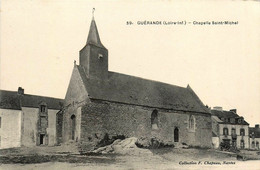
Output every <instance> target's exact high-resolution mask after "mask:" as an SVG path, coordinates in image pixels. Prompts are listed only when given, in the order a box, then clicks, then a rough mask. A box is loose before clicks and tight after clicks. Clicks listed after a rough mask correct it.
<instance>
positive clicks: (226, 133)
mask: <svg viewBox="0 0 260 170" xmlns="http://www.w3.org/2000/svg"><path fill="white" fill-rule="evenodd" d="M223 135H225V136H227V135H228V128H226V127H225V128H223Z"/></svg>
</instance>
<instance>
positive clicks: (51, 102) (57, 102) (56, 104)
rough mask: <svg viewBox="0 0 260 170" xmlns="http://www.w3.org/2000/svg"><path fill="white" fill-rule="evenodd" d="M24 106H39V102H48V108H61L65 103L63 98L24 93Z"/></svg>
mask: <svg viewBox="0 0 260 170" xmlns="http://www.w3.org/2000/svg"><path fill="white" fill-rule="evenodd" d="M21 99H22V107H34V108H35V107H36V108H37V107H39V104H41V103H46V104H47V107H48V109H56V110H60V109H61V107H62V105H63V99H58V98H52V97H45V96H36V95H29V94H24V95H22V98H21Z"/></svg>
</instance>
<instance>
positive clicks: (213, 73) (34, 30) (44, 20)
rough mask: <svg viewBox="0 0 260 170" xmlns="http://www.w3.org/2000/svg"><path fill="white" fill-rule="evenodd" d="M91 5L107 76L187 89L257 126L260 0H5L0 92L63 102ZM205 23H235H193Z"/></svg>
mask: <svg viewBox="0 0 260 170" xmlns="http://www.w3.org/2000/svg"><path fill="white" fill-rule="evenodd" d="M92 8H95V13H94V15H95V21H96V24H97V27H98V31H99V35H100V38H101V41H102V43H103V45H104V46H105V47H106V48H107V49H108V50H109V70H110V71H114V72H119V73H123V74H128V75H134V76H137V77H142V78H145V79H151V80H156V81H160V82H165V83H169V84H173V85H178V86H181V87H186V86H187V85H188V84H189V85H190V86H191V88H192V89H193V90H194V91H195V93H196V94H197V95H198V96H199V98H200V99H201V100H202V102H203V103H204V104H205V105H208V106H210V107H214V106H222V107H223V109H225V110H229V109H237V112H238V114H239V115H241V116H243V117H244V118H245V120H246V121H248V122H249V123H250V126H254V125H255V124H259V123H260V49H259V47H260V32H259V28H260V5H259V2H257V1H185V2H182V1H166V0H161V1H159V0H158V1H149V2H148V1H128V0H127V1H86V0H75V1H69V0H63V1H61V0H34V1H31V0H12V1H9V0H2V1H1V13H0V15H1V16H0V17H1V20H0V21H1V27H0V28H1V34H0V35H1V37H0V40H1V41H0V43H1V44H0V89H2V90H11V91H16V90H17V89H18V87H19V86H20V87H23V88H24V89H25V93H27V94H35V95H42V96H51V97H58V98H64V97H65V94H66V90H67V87H68V83H69V80H70V76H71V74H72V68H73V61H74V60H76V62H77V63H78V61H79V50H81V49H82V48H83V47H84V45H85V44H86V40H87V35H88V31H89V27H90V22H91V19H92ZM128 21H131V22H132V23H133V24H132V25H127V22H128ZM139 21H141V22H142V21H161V22H163V21H167V22H170V21H172V22H175V21H183V22H186V25H163V24H162V25H138V24H137V22H139ZM206 21H209V22H212V21H234V22H237V21H238V24H236V25H212V24H211V25H195V24H193V22H206Z"/></svg>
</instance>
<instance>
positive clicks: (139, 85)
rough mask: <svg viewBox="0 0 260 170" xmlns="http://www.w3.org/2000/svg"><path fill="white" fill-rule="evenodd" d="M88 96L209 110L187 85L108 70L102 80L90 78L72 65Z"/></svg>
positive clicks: (172, 107)
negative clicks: (171, 83) (176, 84)
mask: <svg viewBox="0 0 260 170" xmlns="http://www.w3.org/2000/svg"><path fill="white" fill-rule="evenodd" d="M76 68H77V69H78V71H79V73H80V75H81V78H82V80H83V83H84V85H85V88H86V90H87V92H88V94H89V97H90V98H91V99H100V100H106V101H113V102H120V103H126V104H134V105H141V106H149V107H154V108H164V109H173V110H182V111H192V112H201V113H209V111H208V109H207V108H206V107H205V106H204V104H203V103H202V102H201V101H200V99H199V98H198V96H197V95H196V94H195V93H194V92H193V90H192V89H191V88H190V87H189V86H188V87H187V88H184V87H179V86H174V85H170V84H165V83H161V82H157V81H152V80H146V79H142V78H139V77H134V76H129V75H124V74H120V73H115V72H108V78H107V79H106V80H100V79H90V78H88V77H87V76H86V74H85V72H84V69H83V68H82V67H81V66H78V65H76Z"/></svg>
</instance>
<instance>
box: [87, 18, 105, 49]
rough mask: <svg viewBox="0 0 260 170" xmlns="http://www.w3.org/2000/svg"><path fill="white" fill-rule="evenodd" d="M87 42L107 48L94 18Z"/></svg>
mask: <svg viewBox="0 0 260 170" xmlns="http://www.w3.org/2000/svg"><path fill="white" fill-rule="evenodd" d="M87 44H92V45H96V46H98V47H102V48H105V47H104V45H103V44H102V43H101V41H100V37H99V34H98V29H97V25H96V22H95V20H94V18H93V19H92V21H91V25H90V28H89V33H88V39H87Z"/></svg>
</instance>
